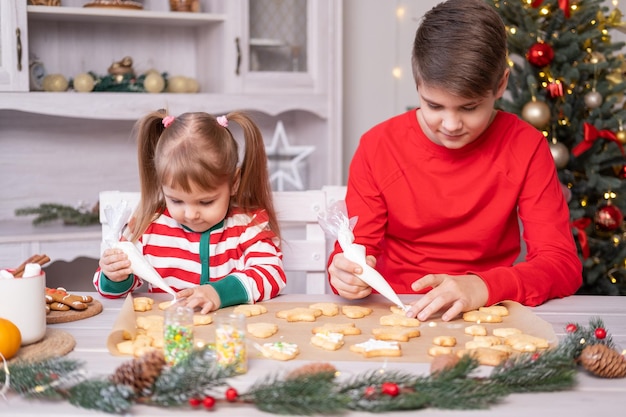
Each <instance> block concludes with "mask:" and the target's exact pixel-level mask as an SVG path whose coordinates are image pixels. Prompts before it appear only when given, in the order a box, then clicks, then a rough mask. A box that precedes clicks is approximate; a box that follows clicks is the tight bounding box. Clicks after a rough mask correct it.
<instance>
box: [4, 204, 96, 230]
mask: <svg viewBox="0 0 626 417" xmlns="http://www.w3.org/2000/svg"><path fill="white" fill-rule="evenodd" d="M99 210H100V209H99V204H97V203H96V205H95V206H93V207H92V208H87V207H84V205H81V206H80V207H78V208H76V207H72V206H68V205H64V204H57V203H42V204H40V205H39V206H38V207H22V208H18V209H16V210H15V215H16V216H30V215H36V217H35V218H34V219H33V224H34V225H35V226H38V225H41V224H43V223H49V222H52V221H55V220H62V221H63V224H66V225H78V226H88V225H91V224H98V223H99V222H100V216H99Z"/></svg>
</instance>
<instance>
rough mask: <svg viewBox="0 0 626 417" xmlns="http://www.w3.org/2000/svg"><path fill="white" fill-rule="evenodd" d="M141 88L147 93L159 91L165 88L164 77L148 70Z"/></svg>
mask: <svg viewBox="0 0 626 417" xmlns="http://www.w3.org/2000/svg"><path fill="white" fill-rule="evenodd" d="M143 88H145V89H146V91H147V92H148V93H160V92H162V91H163V89H164V88H165V79H164V78H163V76H161V74H159V73H158V72H157V71H154V70H151V71H148V72H147V74H146V78H144V80H143Z"/></svg>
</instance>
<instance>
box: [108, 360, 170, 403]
mask: <svg viewBox="0 0 626 417" xmlns="http://www.w3.org/2000/svg"><path fill="white" fill-rule="evenodd" d="M164 366H165V355H164V354H163V351H162V350H161V349H155V350H151V351H148V352H147V353H144V354H143V355H142V356H140V357H138V358H135V359H133V360H131V361H128V362H125V363H123V364H121V365H120V366H119V367H118V368H117V369H116V370H115V372H114V373H113V375H111V377H110V380H111V382H112V383H114V384H120V385H127V386H129V387H131V388H132V389H133V391H134V392H135V393H136V394H142V393H145V391H146V390H149V389H150V388H151V387H152V384H154V381H156V379H157V378H158V377H159V375H160V374H161V371H162V370H163V367H164Z"/></svg>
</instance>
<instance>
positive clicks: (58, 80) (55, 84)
mask: <svg viewBox="0 0 626 417" xmlns="http://www.w3.org/2000/svg"><path fill="white" fill-rule="evenodd" d="M68 86H69V82H68V81H67V78H65V76H64V75H63V74H49V75H46V76H45V77H44V79H43V89H44V91H65V90H67V87H68Z"/></svg>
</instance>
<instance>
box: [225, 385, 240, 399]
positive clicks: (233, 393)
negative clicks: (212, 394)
mask: <svg viewBox="0 0 626 417" xmlns="http://www.w3.org/2000/svg"><path fill="white" fill-rule="evenodd" d="M225 396H226V401H230V402H233V401H236V400H237V397H238V396H239V393H238V392H237V390H236V389H235V388H232V387H230V388H228V389H227V390H226V395H225Z"/></svg>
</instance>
